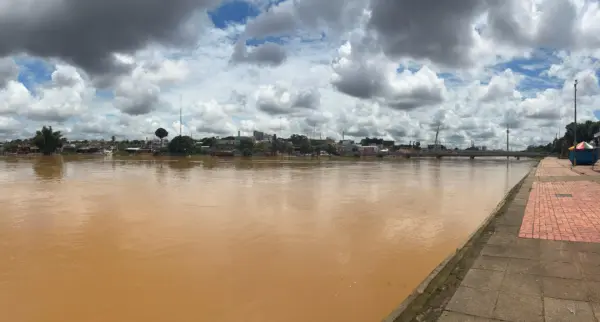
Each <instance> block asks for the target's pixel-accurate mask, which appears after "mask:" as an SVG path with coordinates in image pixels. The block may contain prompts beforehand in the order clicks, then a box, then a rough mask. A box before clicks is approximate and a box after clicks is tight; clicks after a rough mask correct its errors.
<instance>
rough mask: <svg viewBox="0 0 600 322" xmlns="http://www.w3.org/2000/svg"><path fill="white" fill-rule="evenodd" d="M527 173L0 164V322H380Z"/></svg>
mask: <svg viewBox="0 0 600 322" xmlns="http://www.w3.org/2000/svg"><path fill="white" fill-rule="evenodd" d="M529 166H530V163H528V162H526V161H510V162H509V163H506V160H487V161H486V160H475V161H470V160H460V159H458V160H452V159H447V160H399V161H397V162H382V161H371V162H360V161H348V162H315V161H297V162H293V161H282V160H258V161H247V160H246V161H244V160H239V159H236V160H233V159H230V160H220V161H218V160H216V159H194V158H191V159H175V158H159V159H158V158H157V159H154V158H146V159H145V158H137V157H126V158H123V159H112V158H107V159H105V158H88V159H83V160H82V159H79V158H68V157H64V158H60V157H54V158H30V159H27V158H13V159H0V168H2V169H3V170H4V171H2V172H0V205H1V206H2V208H1V209H2V212H1V213H0V254H2V256H3V258H2V260H0V312H2V313H1V314H2V320H3V321H4V320H6V321H17V322H29V321H31V322H58V321H61V322H62V321H99V322H100V321H111V322H125V321H144V322H153V321H156V322H163V321H169V322H170V321H194V322H195V321H211V322H229V321H250V322H255V321H256V322H270V321H292V322H294V321H315V322H321V321H356V322H359V321H360V322H362V321H377V320H381V318H383V317H384V316H385V315H387V314H388V313H389V312H390V311H391V310H392V309H393V308H394V307H395V306H396V305H398V304H399V303H400V302H401V301H402V299H403V298H404V297H405V296H407V295H408V294H409V293H410V291H411V290H412V289H413V288H414V287H415V286H416V285H417V284H418V283H419V282H420V281H421V280H422V279H423V278H424V277H425V276H426V275H427V274H428V273H429V272H430V271H431V270H432V269H433V268H434V267H435V266H436V265H437V264H438V263H439V262H440V261H441V260H442V259H443V258H445V257H446V256H447V255H448V254H449V253H451V252H452V251H453V250H454V248H455V247H456V246H457V245H458V244H459V243H460V242H461V241H462V240H464V239H465V238H466V237H467V236H468V235H469V234H470V233H471V231H472V230H473V229H475V228H476V227H477V225H478V224H479V223H480V222H481V221H482V220H483V218H484V217H485V216H486V215H487V214H488V213H489V212H490V211H491V210H493V209H494V207H495V206H496V204H497V203H498V202H499V200H500V198H501V197H502V195H503V194H504V192H505V191H506V190H508V189H510V187H512V185H514V184H515V183H516V182H517V181H518V180H519V179H520V178H521V177H522V176H523V175H524V174H525V173H526V172H527V170H528V168H529ZM32 169H33V171H32Z"/></svg>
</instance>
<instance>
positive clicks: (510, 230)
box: [494, 224, 521, 236]
mask: <svg viewBox="0 0 600 322" xmlns="http://www.w3.org/2000/svg"><path fill="white" fill-rule="evenodd" d="M520 229H521V227H520V226H508V225H499V224H497V225H495V226H494V230H495V231H497V232H501V233H507V234H512V235H515V236H517V235H518V234H519V230H520Z"/></svg>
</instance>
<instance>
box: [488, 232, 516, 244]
mask: <svg viewBox="0 0 600 322" xmlns="http://www.w3.org/2000/svg"><path fill="white" fill-rule="evenodd" d="M516 239H517V236H516V235H511V234H506V233H501V232H495V233H494V234H493V235H492V236H490V238H489V239H488V241H487V243H488V244H490V245H504V246H508V245H510V244H512V243H513V242H514V241H515V240H516Z"/></svg>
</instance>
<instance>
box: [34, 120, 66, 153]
mask: <svg viewBox="0 0 600 322" xmlns="http://www.w3.org/2000/svg"><path fill="white" fill-rule="evenodd" d="M62 143H63V140H62V134H61V133H60V131H56V132H55V131H53V130H52V126H48V127H46V126H44V127H42V129H41V130H40V131H37V132H36V134H35V137H33V144H34V145H35V146H36V147H38V149H40V152H42V154H44V155H50V154H52V153H54V152H56V149H58V148H60V147H61V146H62Z"/></svg>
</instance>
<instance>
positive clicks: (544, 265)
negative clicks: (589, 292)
mask: <svg viewBox="0 0 600 322" xmlns="http://www.w3.org/2000/svg"><path fill="white" fill-rule="evenodd" d="M540 268H541V270H540V274H541V275H544V276H552V277H561V278H572V279H582V278H583V274H582V273H581V270H580V269H579V267H577V265H575V264H573V263H563V262H540Z"/></svg>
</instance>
